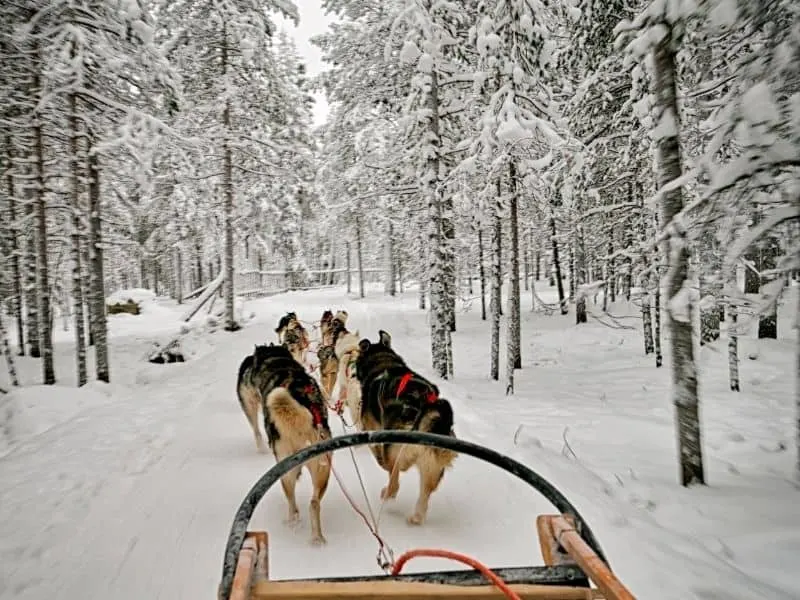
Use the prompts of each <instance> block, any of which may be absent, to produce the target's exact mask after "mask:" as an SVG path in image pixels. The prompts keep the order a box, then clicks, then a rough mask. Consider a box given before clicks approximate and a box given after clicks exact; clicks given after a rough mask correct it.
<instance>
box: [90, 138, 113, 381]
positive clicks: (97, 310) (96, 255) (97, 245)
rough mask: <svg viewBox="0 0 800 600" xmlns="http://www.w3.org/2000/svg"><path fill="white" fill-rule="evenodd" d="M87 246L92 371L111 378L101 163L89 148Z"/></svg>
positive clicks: (102, 377) (106, 379)
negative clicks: (89, 266) (101, 215)
mask: <svg viewBox="0 0 800 600" xmlns="http://www.w3.org/2000/svg"><path fill="white" fill-rule="evenodd" d="M87 154H88V158H87V162H88V165H89V246H90V256H91V270H90V275H89V285H90V292H91V294H90V296H89V299H90V300H89V304H90V306H91V316H92V320H91V329H92V337H93V338H94V356H95V370H96V375H97V380H98V381H104V382H106V383H108V382H109V381H110V377H111V374H110V367H109V364H108V329H107V326H108V324H107V322H106V292H105V276H104V273H103V245H102V244H103V229H102V223H103V221H102V219H101V217H100V211H101V207H100V165H99V162H98V158H97V154H95V153H94V152H92V148H91V147H89V152H88V153H87Z"/></svg>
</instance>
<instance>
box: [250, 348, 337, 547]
mask: <svg viewBox="0 0 800 600" xmlns="http://www.w3.org/2000/svg"><path fill="white" fill-rule="evenodd" d="M236 391H237V394H238V397H239V404H240V405H241V407H242V410H243V411H244V414H245V416H246V417H247V420H248V422H249V423H250V427H251V428H252V429H253V434H254V436H255V440H256V447H257V448H258V450H259V452H264V451H265V448H264V438H263V437H262V435H261V431H259V428H258V411H259V408H260V409H261V410H262V412H263V415H264V429H265V430H266V432H267V440H268V442H269V447H270V449H271V450H272V453H273V455H274V456H275V460H277V461H280V460H283V459H284V458H286V457H287V456H289V455H291V454H294V453H295V452H297V451H299V450H302V449H303V448H305V447H306V446H309V445H310V444H313V443H315V442H318V441H321V440H327V439H330V438H331V429H330V427H329V425H328V407H327V404H326V402H325V398H324V396H323V394H322V391H321V390H320V388H319V386H318V385H317V382H316V380H315V379H314V378H313V377H311V375H309V374H308V372H307V371H306V370H305V368H303V365H301V364H300V363H299V362H298V361H297V360H296V359H295V358H294V357H293V356H292V354H291V353H290V352H289V350H288V349H287V348H286V347H285V346H282V345H280V346H279V345H275V344H270V345H269V346H266V345H258V346H256V347H255V349H254V350H253V353H252V354H251V355H250V356H247V357H246V358H245V359H244V360H243V361H242V364H241V366H240V367H239V377H238V380H237V383H236ZM331 458H332V457H331V456H330V454H329V455H327V456H321V457H317V458H314V459H311V460H310V461H309V462H307V463H306V464H305V465H304V466H305V467H306V468H307V469H308V471H309V473H310V474H311V482H312V484H313V486H314V491H313V494H312V496H311V503H310V506H309V513H310V518H311V532H312V537H311V541H312V543H314V544H324V543H325V537H324V536H323V535H322V525H321V521H320V503H321V502H322V497H323V495H324V494H325V490H326V489H327V487H328V479H329V478H330V471H331ZM301 469H302V466H301V467H297V468H295V469H292V471H290V472H289V473H287V474H286V475H284V476H283V477H282V478H281V485H282V487H283V492H284V494H285V495H286V500H287V501H288V503H289V517H288V521H289V522H296V521H298V520H299V519H300V511H299V510H298V508H297V500H296V498H295V486H296V483H297V479H298V478H299V477H300V473H301Z"/></svg>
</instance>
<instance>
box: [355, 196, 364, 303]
mask: <svg viewBox="0 0 800 600" xmlns="http://www.w3.org/2000/svg"><path fill="white" fill-rule="evenodd" d="M360 212H361V207H358V209H357V210H356V261H357V262H358V296H359V298H363V297H364V260H363V258H364V257H363V256H362V254H361V218H360V216H359V214H360Z"/></svg>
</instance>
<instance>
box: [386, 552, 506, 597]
mask: <svg viewBox="0 0 800 600" xmlns="http://www.w3.org/2000/svg"><path fill="white" fill-rule="evenodd" d="M416 556H429V557H434V558H449V559H451V560H456V561H458V562H461V563H464V564H465V565H468V566H470V567H472V568H473V569H475V570H476V571H480V572H481V574H482V575H483V576H484V577H486V579H488V580H489V581H491V582H492V583H493V584H494V586H495V587H497V588H498V589H499V590H500V591H501V592H503V594H505V597H506V598H510V599H511V600H522V598H521V597H520V595H519V594H517V592H515V591H514V590H512V589H511V587H510V586H509V585H508V584H507V583H506V582H505V581H503V580H502V579H500V577H499V576H498V575H497V573H495V572H494V571H492V570H491V569H490V568H489V567H487V566H486V565H484V564H483V563H481V562H478V561H477V560H475V559H474V558H472V557H471V556H467V555H466V554H460V553H458V552H453V551H452V550H438V549H431V548H417V549H416V550H408V551H407V552H403V554H401V555H400V556H399V557H398V559H397V560H396V561H395V563H394V566H393V567H392V575H399V574H400V571H402V570H403V566H404V565H405V564H406V563H407V562H408V561H409V560H410V559H412V558H414V557H416Z"/></svg>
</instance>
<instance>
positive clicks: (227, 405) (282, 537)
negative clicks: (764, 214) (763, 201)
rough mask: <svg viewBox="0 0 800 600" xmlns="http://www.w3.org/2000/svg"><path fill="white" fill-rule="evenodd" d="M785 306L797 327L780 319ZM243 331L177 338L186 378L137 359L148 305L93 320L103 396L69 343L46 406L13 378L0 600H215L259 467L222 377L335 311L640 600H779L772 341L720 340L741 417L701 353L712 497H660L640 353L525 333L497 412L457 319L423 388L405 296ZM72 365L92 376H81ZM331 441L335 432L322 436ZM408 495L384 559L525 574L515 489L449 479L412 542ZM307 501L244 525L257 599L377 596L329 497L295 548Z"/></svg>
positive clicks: (630, 344) (663, 426)
mask: <svg viewBox="0 0 800 600" xmlns="http://www.w3.org/2000/svg"><path fill="white" fill-rule="evenodd" d="M545 292H547V290H545ZM792 293H796V290H793V292H792ZM551 300H552V301H554V298H548V301H551ZM787 306H791V307H792V309H793V307H794V306H796V304H795V303H794V299H793V298H791V297H790V298H788V299H787ZM245 308H247V310H248V311H249V310H252V311H255V313H256V315H257V317H256V319H254V320H251V321H249V322H248V323H246V326H245V327H244V329H242V330H241V331H238V332H236V333H232V334H229V333H225V332H221V331H219V332H216V333H213V334H209V333H208V332H204V331H202V328H198V330H195V331H193V332H192V333H191V334H190V335H189V336H188V337H189V338H190V340H191V348H189V350H190V351H191V358H190V360H189V361H188V362H186V363H183V364H172V365H151V364H148V363H147V362H145V361H144V358H143V357H144V355H145V354H146V352H147V349H148V348H149V347H150V345H151V343H152V341H153V340H154V339H158V338H160V339H161V340H162V341H166V340H168V339H170V338H171V337H172V336H173V335H174V334H175V332H176V331H177V330H178V329H179V327H180V322H179V320H178V316H179V314H181V313H183V312H184V307H176V306H174V304H171V303H170V302H169V301H167V300H158V301H155V302H152V303H148V304H147V306H146V309H143V313H142V315H140V316H137V317H131V316H129V315H116V316H114V317H113V318H111V319H109V331H110V332H111V334H112V335H111V350H112V352H111V358H112V368H111V372H112V378H113V381H114V383H113V384H112V385H110V386H108V385H103V384H97V383H90V384H89V385H88V386H86V387H84V388H81V389H76V388H74V387H73V386H74V381H73V378H74V373H73V371H74V356H73V351H72V344H71V342H72V340H71V332H67V331H62V330H60V329H59V330H58V331H57V332H56V338H57V339H56V342H57V343H56V346H55V348H56V352H55V359H56V368H57V373H58V374H59V382H60V385H58V386H39V385H35V383H36V382H38V381H39V378H40V372H41V369H40V365H39V363H38V361H36V360H34V359H30V358H27V357H26V358H22V359H20V361H19V362H20V365H19V366H20V374H21V379H22V383H23V386H25V387H23V388H22V389H19V390H14V391H13V392H12V393H11V394H8V395H7V396H0V600H12V599H13V600H33V599H35V600H38V599H42V600H44V599H45V598H46V599H47V600H52V599H53V598H58V599H63V600H67V599H69V600H72V599H78V598H80V599H82V600H83V599H95V598H96V599H98V600H108V599H109V598H114V599H120V600H133V599H137V600H139V599H142V598H187V599H188V598H192V600H194V599H196V598H198V597H213V595H214V594H215V593H216V590H217V584H218V581H219V577H220V572H221V566H222V565H221V563H222V553H223V549H224V545H225V541H226V538H227V535H228V531H229V528H230V524H231V520H232V518H233V514H234V512H235V510H236V508H237V507H238V505H239V503H240V501H241V499H242V497H243V496H244V495H245V494H246V492H247V491H248V490H249V489H250V487H251V486H252V484H253V483H254V482H255V481H256V480H257V479H258V478H259V477H260V476H261V475H262V474H263V473H264V471H266V470H267V469H268V468H269V467H270V466H271V465H272V464H274V460H273V459H272V457H271V456H269V455H261V454H258V453H257V452H256V450H255V444H254V442H253V439H252V434H251V431H250V429H249V426H248V425H247V422H246V419H245V417H244V415H243V414H242V411H241V409H240V407H239V405H238V402H237V401H236V395H235V382H236V373H237V369H238V366H239V363H240V361H241V360H242V358H243V357H244V356H245V355H247V354H248V353H250V352H251V351H252V348H253V345H254V344H256V343H263V342H269V341H272V340H274V339H275V334H274V332H273V329H274V327H275V324H276V322H277V319H278V317H279V316H281V315H282V314H284V313H285V312H286V311H287V310H295V311H296V312H297V313H298V316H299V317H300V318H301V319H303V320H305V321H307V322H308V321H315V320H316V319H318V318H319V316H320V315H321V313H322V310H323V309H326V308H331V309H334V310H335V309H338V308H345V309H346V310H348V311H349V313H350V318H349V321H348V326H349V327H350V329H352V330H358V331H359V333H360V335H361V336H362V337H369V338H370V339H376V337H377V335H378V329H381V328H382V329H386V330H387V331H389V332H390V333H391V334H392V337H393V342H394V345H395V347H396V349H397V350H398V352H399V353H400V354H401V355H402V356H404V357H405V358H406V360H407V361H408V362H409V364H410V365H411V366H412V367H413V368H414V369H418V370H419V371H420V372H421V373H422V374H423V375H426V376H428V377H431V379H433V380H434V381H435V382H436V383H437V384H439V387H440V390H441V392H442V395H443V396H444V397H446V398H448V399H450V400H451V402H452V403H453V406H454V409H455V429H456V433H457V435H458V436H459V437H461V438H463V439H467V440H471V441H475V442H477V443H480V444H483V445H486V446H489V447H491V448H493V449H495V450H497V451H499V452H502V453H506V454H509V455H510V456H512V457H514V458H517V459H518V460H520V461H522V462H524V463H526V464H527V465H529V466H530V467H531V468H533V469H534V470H536V471H538V472H539V473H540V474H541V475H543V476H544V477H546V478H547V479H549V480H550V481H551V482H552V483H553V484H554V485H555V486H556V487H558V488H559V489H560V490H561V491H562V492H563V493H564V494H565V495H566V496H567V498H569V500H570V501H571V502H572V503H573V504H574V505H575V506H576V507H577V508H578V509H579V510H580V511H581V513H582V514H583V515H584V517H585V518H586V519H587V521H588V522H589V524H590V525H591V526H592V528H593V530H594V532H595V534H596V536H597V537H598V539H599V541H600V543H601V545H602V547H603V549H604V550H605V552H606V554H607V555H608V558H609V560H610V563H611V567H612V569H614V570H615V571H616V572H617V573H618V574H619V576H620V578H621V580H622V581H623V582H624V583H625V584H626V585H627V586H628V587H629V588H630V589H631V590H632V591H633V592H634V594H636V595H637V597H641V598H658V599H659V600H673V599H674V600H679V599H680V600H685V599H686V598H698V599H703V600H717V599H721V598H725V600H761V599H763V600H784V599H785V600H790V599H791V600H796V599H797V598H798V597H800V584H799V583H798V580H797V578H796V577H794V575H795V573H794V571H793V570H792V569H793V568H794V565H795V564H796V562H797V558H798V557H799V556H800V513H798V511H797V494H798V493H800V492H798V489H797V488H796V486H794V485H793V484H792V482H791V481H789V480H787V478H786V475H785V474H786V473H790V472H791V470H792V468H793V462H792V456H790V453H787V452H785V451H783V450H781V449H782V448H785V447H786V442H785V440H791V439H793V435H794V431H795V429H794V418H795V412H794V404H793V396H792V393H791V380H790V379H788V378H786V377H785V373H786V372H787V370H788V369H790V368H793V366H794V362H793V360H794V358H793V349H794V344H795V341H794V338H793V337H787V338H786V339H779V340H761V341H756V340H755V339H748V338H746V337H742V338H740V344H742V354H743V355H745V356H751V357H752V356H755V355H756V354H758V356H759V358H758V360H755V359H752V358H751V360H749V361H748V362H745V363H743V364H742V370H741V375H742V382H743V386H744V387H743V391H742V393H740V394H732V393H730V392H729V391H728V388H727V381H726V379H725V377H726V374H727V364H726V363H725V357H724V355H723V354H721V353H719V352H717V351H716V349H715V348H706V349H705V350H703V352H701V353H700V355H699V359H700V363H701V366H702V371H701V374H702V389H703V390H704V397H703V401H704V405H703V412H704V423H705V425H704V434H705V444H706V450H707V461H708V471H709V475H710V479H711V485H710V486H709V487H708V488H692V489H683V488H680V487H679V486H677V485H676V483H675V474H674V472H675V457H674V429H673V428H674V425H673V416H672V412H673V411H672V407H671V406H670V405H669V402H668V400H666V399H667V398H668V397H669V395H668V389H669V377H668V373H667V371H668V370H666V369H656V368H655V367H654V366H653V364H652V357H645V356H644V355H643V354H642V353H641V338H640V337H639V336H640V332H638V331H635V330H634V331H625V330H613V329H609V328H608V327H606V326H603V325H599V324H597V323H593V322H592V321H590V323H589V324H585V325H580V326H578V327H575V326H574V324H573V323H572V317H559V316H557V315H556V316H551V317H547V316H541V315H537V314H533V313H528V312H526V313H525V314H524V315H523V341H524V344H523V346H524V347H523V367H524V368H523V370H522V371H521V372H520V374H519V376H518V377H517V386H516V387H517V393H516V395H515V396H513V397H512V396H505V395H503V393H502V389H503V386H502V384H501V383H498V382H492V381H489V380H488V379H487V377H486V369H487V366H488V330H487V326H486V323H483V322H481V321H480V317H479V315H476V314H475V312H474V311H473V312H471V313H470V312H463V313H460V315H461V316H460V321H459V331H458V332H457V333H456V334H455V336H454V349H453V350H454V360H455V363H456V379H455V380H454V381H453V382H442V381H440V380H438V379H436V378H435V377H432V376H431V372H430V369H428V368H427V366H428V364H429V363H430V348H429V340H428V326H427V324H426V321H425V319H426V317H425V313H424V312H423V311H419V310H418V309H417V308H416V293H415V292H409V293H407V294H405V295H401V296H400V297H398V298H394V299H390V298H387V297H384V296H382V295H381V294H380V292H372V291H371V292H370V296H368V297H367V298H366V299H364V300H358V299H354V298H352V297H347V295H346V294H345V293H344V292H343V290H341V289H338V290H337V289H333V290H323V291H315V292H311V293H293V294H285V295H280V296H276V297H273V298H269V299H262V300H255V301H252V302H249V303H247V304H246V305H245ZM590 308H592V307H590ZM626 310H628V311H629V312H628V313H627V314H628V316H627V317H624V316H623V317H622V318H628V319H631V320H629V321H628V322H629V323H630V322H635V320H636V319H638V316H637V315H636V311H637V309H636V307H630V306H628V307H626V306H625V305H624V304H623V305H620V306H617V307H614V308H612V312H614V313H617V314H619V313H620V312H622V313H624V312H625V311H626ZM630 311H632V313H633V315H632V316H631V312H630ZM780 319H783V320H782V321H781V325H780V326H779V327H780V330H781V331H787V332H790V331H791V330H790V327H791V325H790V324H788V323H789V322H793V319H794V312H792V311H788V312H786V311H784V309H783V308H782V307H781V308H780V309H779V320H780ZM312 337H316V332H314V335H312ZM59 338H60V339H59ZM502 353H503V351H502V349H501V364H504V363H503V362H502V361H503V357H502ZM89 363H90V364H89V369H90V371H91V356H90V361H89ZM2 384H6V385H7V383H6V382H5V381H3V380H2V373H0V385H2ZM330 421H331V425H332V428H333V430H334V433H339V432H341V427H340V424H339V420H338V419H337V418H336V417H335V415H331V417H330ZM356 454H357V456H358V464H359V468H360V469H361V471H362V473H363V475H364V477H365V479H366V483H367V490H368V495H369V497H370V500H371V501H372V504H373V507H374V508H377V506H378V504H379V491H380V489H381V487H383V485H385V482H386V479H387V475H386V473H385V472H384V471H382V470H381V469H380V468H378V467H377V465H376V464H375V461H374V459H373V458H372V456H371V454H370V453H369V450H368V449H367V448H360V449H357V450H356ZM334 465H335V468H336V469H337V471H338V472H339V473H340V475H341V476H342V478H343V479H344V481H345V485H346V486H347V490H348V492H349V493H350V494H351V495H352V496H353V497H354V499H355V500H356V501H357V502H358V503H360V505H361V506H362V507H364V500H363V498H362V494H361V491H360V487H359V484H358V481H357V478H356V476H355V474H354V471H353V467H352V464H351V462H350V457H349V452H348V451H347V450H344V451H340V452H337V453H336V454H335V455H334ZM417 486H418V482H417V475H416V472H415V471H411V472H409V473H407V474H405V475H404V476H402V478H401V488H400V494H399V496H398V498H397V499H396V500H394V501H391V502H389V503H387V504H386V505H385V507H384V511H383V515H382V518H381V527H380V529H381V535H382V536H383V537H384V539H385V540H386V542H387V543H389V544H390V545H391V546H392V548H393V549H394V551H395V554H396V555H397V554H399V553H400V552H402V551H403V550H405V549H408V548H412V547H419V546H434V547H441V548H447V549H451V550H455V551H460V552H463V553H466V554H470V555H473V556H474V557H476V558H478V559H479V560H481V561H483V562H484V563H485V564H488V565H489V566H517V565H529V564H541V558H540V556H539V552H538V544H537V543H536V538H535V528H534V519H535V516H536V515H537V514H539V513H543V512H551V511H552V510H553V509H552V507H551V506H550V505H549V503H548V502H546V501H545V500H544V499H543V498H542V497H541V496H539V495H538V494H537V493H536V492H535V491H534V490H532V489H530V488H528V487H527V486H526V485H525V484H523V483H521V482H519V481H517V480H516V479H514V478H512V476H510V475H508V474H506V473H505V472H504V471H501V470H499V469H496V468H495V467H491V466H489V465H487V464H485V463H482V462H478V461H476V460H474V459H471V458H469V457H466V456H460V457H459V458H458V459H457V460H456V463H455V465H454V467H453V468H452V469H451V470H450V471H448V472H447V474H446V475H445V478H444V480H443V482H442V485H441V487H440V489H439V490H437V491H436V492H435V493H434V495H433V497H432V499H431V504H430V511H429V515H428V522H427V523H426V524H425V525H424V526H423V527H412V526H409V525H407V524H406V522H405V517H406V515H407V514H408V513H409V512H410V511H411V509H412V507H413V505H414V501H415V499H416V494H417V490H418V488H417ZM309 495H310V483H309V481H308V476H307V474H304V476H303V478H302V479H301V481H300V485H299V486H298V502H299V503H300V504H301V510H302V513H301V514H302V518H303V521H302V523H301V524H300V525H299V526H298V527H297V528H295V529H292V528H290V527H289V526H287V525H285V524H284V523H283V519H284V516H285V515H286V501H285V499H284V496H283V493H282V490H281V489H280V486H275V488H274V489H272V490H271V491H270V493H269V494H267V496H266V497H265V498H264V499H263V500H262V502H261V504H260V505H259V507H258V508H257V510H256V513H255V515H254V517H253V520H252V522H251V528H252V529H265V530H267V531H269V533H270V551H271V553H270V568H271V574H272V576H273V577H275V578H290V577H314V576H330V575H356V574H371V573H378V572H379V569H378V567H377V564H376V561H375V555H376V552H377V544H376V542H375V540H374V538H373V537H372V535H371V534H370V532H369V531H368V529H367V527H366V526H365V525H364V523H363V521H362V520H361V517H360V516H359V515H357V514H356V513H355V512H354V511H353V509H352V508H351V506H350V505H349V504H348V502H347V500H346V499H345V498H344V496H343V495H342V493H341V491H340V490H339V488H338V486H337V484H336V482H335V480H334V478H331V481H330V484H329V488H328V492H327V494H326V495H325V498H324V500H323V502H322V519H323V523H322V524H323V528H324V533H325V535H326V537H327V539H328V544H327V546H324V547H313V546H311V545H310V544H309V541H308V539H309V537H310V535H309V530H308V516H307V504H308V498H309ZM429 568H434V569H437V568H445V569H447V568H459V567H458V565H455V564H450V563H448V562H446V561H441V560H435V559H419V560H415V561H413V562H412V563H411V564H409V565H408V566H407V570H409V571H411V570H423V569H429Z"/></svg>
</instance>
